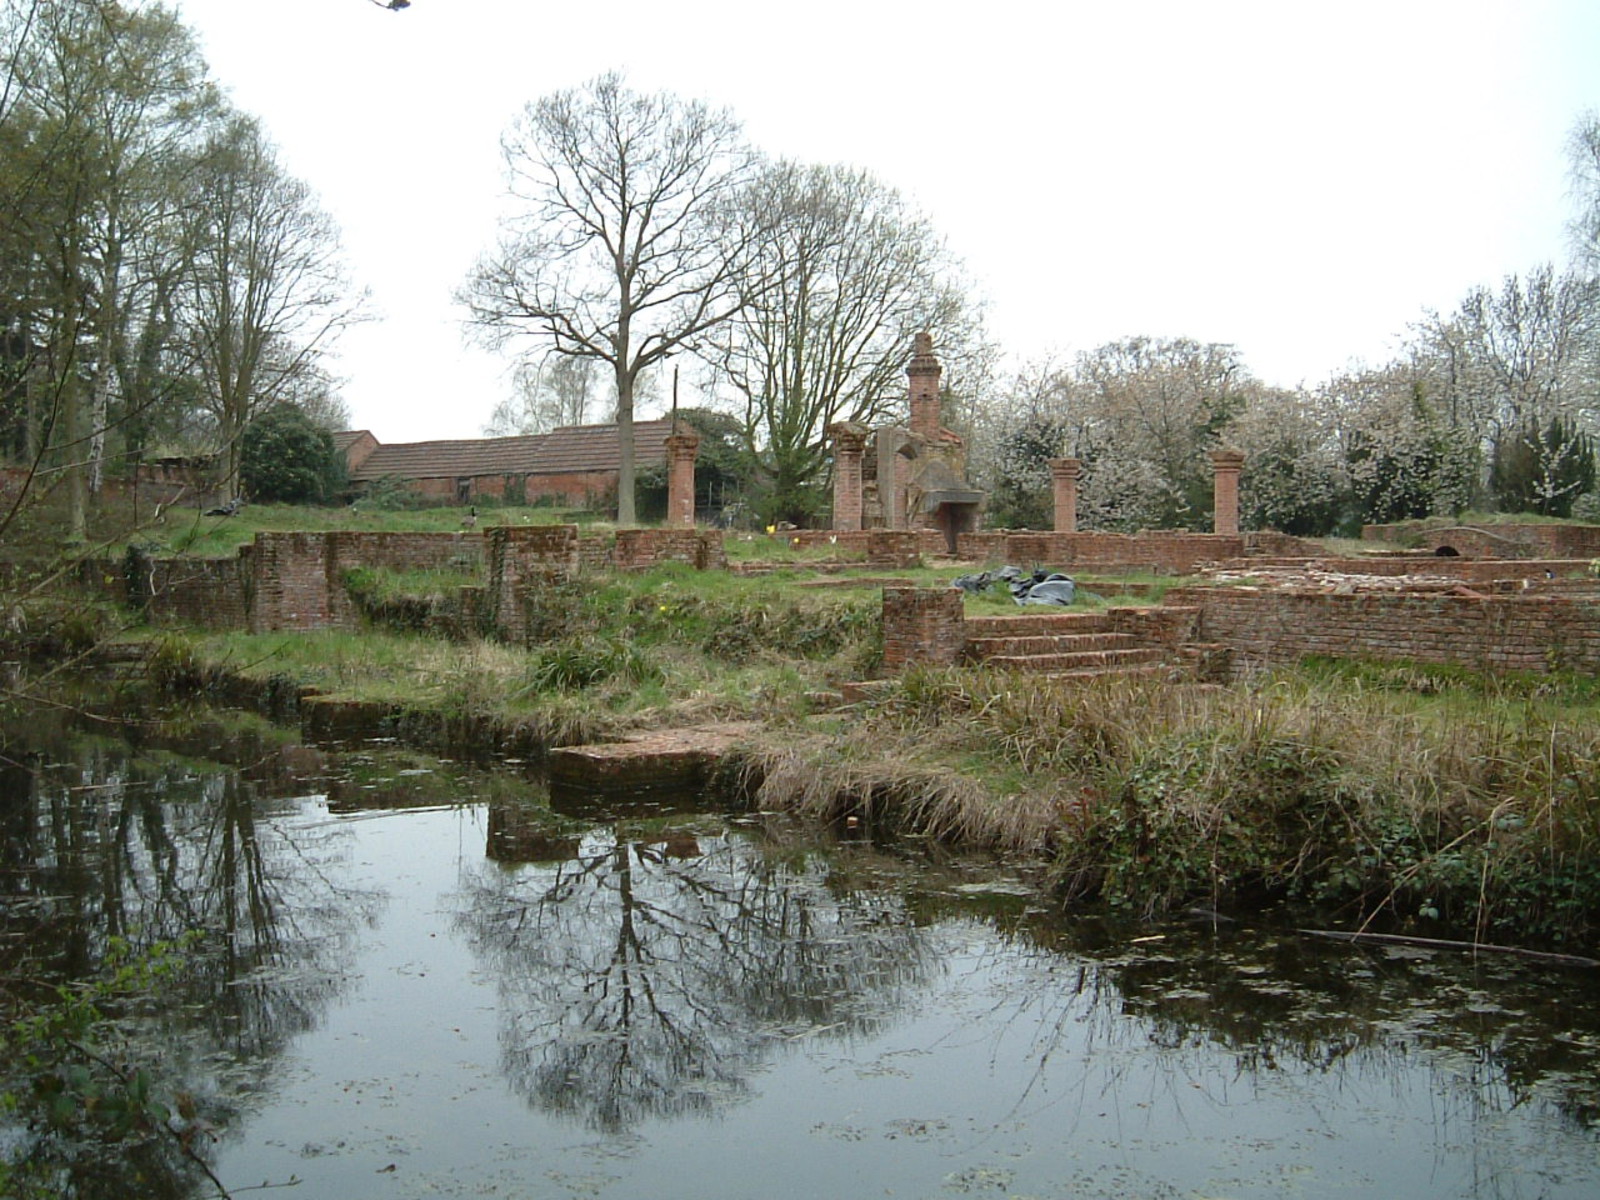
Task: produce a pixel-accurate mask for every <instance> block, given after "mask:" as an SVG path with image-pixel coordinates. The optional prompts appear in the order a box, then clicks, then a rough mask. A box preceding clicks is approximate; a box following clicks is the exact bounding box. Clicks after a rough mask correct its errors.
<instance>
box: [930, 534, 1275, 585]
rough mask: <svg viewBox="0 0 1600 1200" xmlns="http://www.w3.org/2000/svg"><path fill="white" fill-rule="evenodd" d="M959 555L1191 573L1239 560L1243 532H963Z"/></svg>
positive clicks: (1067, 567) (996, 561)
mask: <svg viewBox="0 0 1600 1200" xmlns="http://www.w3.org/2000/svg"><path fill="white" fill-rule="evenodd" d="M956 550H957V554H958V557H960V558H964V559H971V560H973V561H975V562H981V563H984V564H986V565H991V566H998V565H1001V564H1005V563H1009V564H1011V565H1013V566H1018V567H1023V568H1031V567H1045V568H1048V569H1051V570H1059V571H1139V572H1146V571H1148V572H1153V573H1155V574H1164V575H1188V574H1191V573H1192V572H1194V571H1195V570H1196V569H1197V568H1198V567H1201V566H1205V565H1210V564H1212V563H1218V562H1222V561H1225V560H1227V559H1231V558H1239V557H1241V556H1243V555H1244V553H1245V538H1244V536H1242V535H1231V534H1217V533H1177V532H1164V531H1159V530H1145V531H1141V532H1139V533H1131V534H1130V533H1032V532H1029V531H1027V530H1020V531H1019V530H1001V531H998V532H993V533H963V534H961V535H959V536H958V537H957V538H956Z"/></svg>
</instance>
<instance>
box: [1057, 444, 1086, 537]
mask: <svg viewBox="0 0 1600 1200" xmlns="http://www.w3.org/2000/svg"><path fill="white" fill-rule="evenodd" d="M1082 467H1083V464H1082V462H1080V461H1079V460H1078V459H1076V458H1052V459H1051V460H1050V480H1051V482H1052V483H1054V484H1055V496H1056V520H1055V531H1056V532H1057V533H1077V532H1078V477H1079V475H1080V474H1081V473H1082Z"/></svg>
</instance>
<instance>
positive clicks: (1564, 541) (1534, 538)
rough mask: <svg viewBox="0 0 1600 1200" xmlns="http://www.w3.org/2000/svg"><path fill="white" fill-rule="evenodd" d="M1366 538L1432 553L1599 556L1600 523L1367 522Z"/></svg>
mask: <svg viewBox="0 0 1600 1200" xmlns="http://www.w3.org/2000/svg"><path fill="white" fill-rule="evenodd" d="M1361 536H1362V538H1363V539H1364V540H1366V541H1374V542H1390V543H1398V544H1401V545H1412V546H1417V547H1419V548H1422V549H1425V550H1426V551H1427V552H1429V553H1432V552H1433V551H1434V550H1437V549H1438V548H1439V547H1440V546H1449V547H1451V548H1452V549H1455V550H1459V551H1460V552H1461V553H1462V554H1472V555H1498V556H1500V557H1511V556H1521V557H1528V558H1582V559H1592V558H1600V525H1543V524H1540V525H1481V526H1480V525H1452V526H1445V527H1432V526H1424V525H1419V524H1416V523H1410V522H1407V523H1401V524H1396V525H1364V526H1362V528H1361Z"/></svg>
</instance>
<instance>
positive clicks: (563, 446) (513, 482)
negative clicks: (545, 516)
mask: <svg viewBox="0 0 1600 1200" xmlns="http://www.w3.org/2000/svg"><path fill="white" fill-rule="evenodd" d="M671 432H672V422H671V421H670V420H660V421H635V422H634V423H633V454H634V464H635V466H636V467H638V468H639V469H641V470H644V469H649V468H652V467H661V466H664V465H665V464H666V439H667V436H668V434H670V433H671ZM334 445H335V446H336V447H338V448H339V449H340V450H342V451H343V452H344V454H345V462H346V465H347V468H348V470H349V474H350V479H351V481H352V482H354V483H373V482H375V481H376V480H379V479H393V480H396V481H400V482H403V483H405V484H406V485H407V486H409V487H411V488H412V489H413V490H415V491H418V492H420V493H422V494H424V495H428V496H434V497H437V498H439V499H444V500H449V499H454V500H455V501H456V502H457V503H460V504H470V503H472V502H474V501H475V500H477V499H479V498H493V499H496V500H504V499H522V500H526V501H529V502H531V501H534V500H538V499H541V498H545V497H549V498H551V499H553V500H555V501H557V502H559V503H564V504H586V503H592V502H594V501H595V500H596V499H597V498H600V497H603V496H606V495H614V493H615V491H616V486H617V471H618V467H619V462H620V449H619V443H618V438H617V427H616V426H615V425H569V426H566V427H564V428H561V429H553V430H551V431H550V432H549V433H535V434H528V435H524V436H521V437H503V438H474V439H469V440H465V441H442V442H402V443H398V444H396V445H392V446H385V445H383V444H382V443H380V442H379V441H378V440H377V439H376V438H375V437H373V436H372V434H371V433H369V432H367V431H366V430H347V431H345V432H342V433H337V434H335V435H334Z"/></svg>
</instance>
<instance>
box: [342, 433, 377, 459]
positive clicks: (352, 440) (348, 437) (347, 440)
mask: <svg viewBox="0 0 1600 1200" xmlns="http://www.w3.org/2000/svg"><path fill="white" fill-rule="evenodd" d="M364 437H372V431H371V430H369V429H341V430H340V431H339V432H338V433H336V434H334V435H333V448H334V449H335V450H337V451H338V452H339V453H340V454H343V453H344V452H345V451H346V450H348V449H350V447H351V446H354V445H355V444H356V443H357V442H359V441H360V440H361V439H362V438H364ZM372 440H373V441H377V440H378V439H377V438H372Z"/></svg>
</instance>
